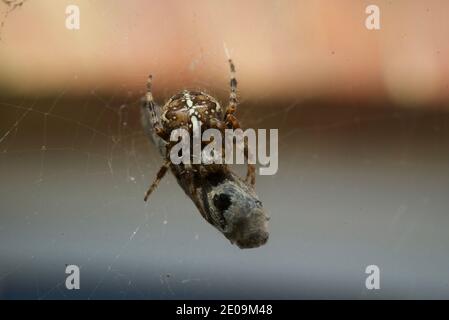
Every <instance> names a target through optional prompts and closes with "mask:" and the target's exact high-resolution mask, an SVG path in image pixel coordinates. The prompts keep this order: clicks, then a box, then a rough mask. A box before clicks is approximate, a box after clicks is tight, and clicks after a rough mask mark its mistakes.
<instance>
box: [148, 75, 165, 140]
mask: <svg viewBox="0 0 449 320" xmlns="http://www.w3.org/2000/svg"><path fill="white" fill-rule="evenodd" d="M152 83H153V76H152V75H151V74H150V75H149V76H148V80H147V94H146V95H145V107H146V108H147V110H148V112H149V114H150V119H151V125H152V127H153V130H154V132H155V133H156V134H157V135H158V136H159V137H161V138H162V139H164V140H165V132H164V129H163V128H162V125H161V122H160V119H159V117H158V115H157V113H156V110H155V103H154V100H153V93H152V92H151V88H152Z"/></svg>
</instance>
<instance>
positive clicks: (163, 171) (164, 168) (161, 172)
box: [144, 159, 171, 202]
mask: <svg viewBox="0 0 449 320" xmlns="http://www.w3.org/2000/svg"><path fill="white" fill-rule="evenodd" d="M170 163H171V161H170V160H169V159H168V160H165V162H164V164H163V165H162V167H161V168H160V169H159V171H158V173H157V175H156V180H154V182H153V184H152V185H151V186H150V187H149V188H148V190H147V192H146V193H145V198H144V201H145V202H146V201H147V200H148V197H149V196H150V194H151V193H152V192H153V191H154V190H155V189H156V188H157V186H158V185H159V182H161V180H162V178H163V177H164V176H165V174H166V173H167V170H168V168H170Z"/></svg>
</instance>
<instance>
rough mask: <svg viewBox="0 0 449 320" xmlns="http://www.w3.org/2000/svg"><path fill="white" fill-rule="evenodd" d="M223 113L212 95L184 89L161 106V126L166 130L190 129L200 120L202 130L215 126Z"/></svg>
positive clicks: (219, 122)
mask: <svg viewBox="0 0 449 320" xmlns="http://www.w3.org/2000/svg"><path fill="white" fill-rule="evenodd" d="M223 117H224V114H223V111H222V108H221V107H220V104H219V103H218V102H217V100H216V99H214V98H213V97H212V96H210V95H208V94H206V93H204V92H199V91H188V90H184V91H182V92H181V93H178V94H176V95H174V96H173V97H171V98H170V100H168V102H167V103H166V104H165V105H164V106H163V108H162V115H161V119H162V126H163V127H164V129H165V130H166V131H167V132H171V131H172V130H175V129H178V128H188V129H189V130H190V129H192V127H193V124H194V122H196V121H200V122H201V125H202V130H204V129H208V128H217V127H218V126H219V125H220V124H221V123H222V121H223V120H224V119H223Z"/></svg>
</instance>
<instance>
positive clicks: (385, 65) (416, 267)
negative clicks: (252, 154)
mask: <svg viewBox="0 0 449 320" xmlns="http://www.w3.org/2000/svg"><path fill="white" fill-rule="evenodd" d="M68 4H78V5H79V6H80V10H81V29H80V30H79V31H69V30H67V29H65V27H64V19H65V15H64V12H65V6H66V5H68ZM368 4H371V2H365V1H346V2H344V3H343V2H338V3H337V2H336V3H330V2H326V1H248V2H245V3H238V2H236V1H226V2H219V1H192V2H189V3H187V2H181V1H179V2H178V1H167V2H166V1H164V2H162V1H160V2H158V1H145V2H144V1H137V0H136V1H127V2H121V1H120V2H119V1H71V2H70V3H69V2H67V3H66V2H65V1H58V2H57V4H56V3H55V2H54V1H46V0H39V1H38V0H35V1H32V0H30V1H27V2H25V3H24V4H23V5H22V6H21V7H18V8H17V9H14V10H11V11H10V12H9V13H8V14H7V16H6V18H5V19H4V21H3V28H2V30H1V38H2V40H1V42H0V70H1V71H0V197H1V198H0V298H2V299H80V298H81V299H104V298H110V299H131V298H137V299H218V298H226V299H298V298H305V299H308V298H324V299H329V298H331V299H333V298H344V299H346V298H354V299H380V298H387V299H397V298H406V299H415V298H437V299H440V298H446V299H447V298H449V275H448V273H449V255H448V254H447V252H448V248H449V234H448V232H447V228H448V226H449V215H448V211H449V210H448V208H449V200H448V196H447V192H448V191H447V190H448V187H449V151H448V146H449V113H448V112H447V110H448V109H447V107H448V105H449V95H448V86H449V68H448V64H447V58H446V57H448V56H449V44H448V43H447V38H448V36H449V22H448V21H447V19H444V17H443V16H442V14H443V13H444V12H445V10H446V12H447V9H448V3H447V2H444V1H428V2H426V3H424V2H419V1H394V3H393V2H390V1H377V2H376V4H378V5H379V7H380V9H381V19H382V20H381V30H379V31H368V30H366V29H365V27H364V19H365V17H366V14H365V13H364V9H365V7H366V6H367V5H368ZM0 10H4V12H8V10H10V6H8V5H7V4H5V3H3V2H1V3H0ZM417 21H419V23H418V22H417ZM224 46H226V47H227V48H228V50H229V51H230V53H231V54H232V57H233V59H234V61H235V62H236V68H237V77H238V80H239V93H240V96H241V101H242V103H241V105H240V107H239V109H238V112H237V116H238V118H239V119H241V122H242V123H243V125H244V126H245V127H251V128H266V129H269V128H277V129H279V171H278V173H277V174H276V175H274V176H258V178H257V193H258V195H259V197H260V198H261V200H262V201H263V203H264V206H265V207H266V208H267V210H268V211H269V212H270V214H271V217H272V219H271V221H270V225H269V228H270V240H269V242H268V243H267V244H266V245H265V246H263V247H261V248H257V249H251V250H240V249H238V248H237V247H235V246H232V245H231V244H230V243H229V241H227V240H226V239H225V238H224V237H223V236H222V235H221V234H220V233H219V232H218V231H216V230H215V229H214V228H213V227H212V226H210V225H209V224H208V223H207V222H206V221H205V220H204V219H203V218H202V217H201V216H200V214H199V212H198V211H197V210H196V208H195V207H194V205H193V203H192V202H191V201H190V199H188V198H187V197H186V196H185V195H184V194H183V192H182V190H181V189H180V187H179V186H178V185H177V184H176V182H175V179H174V178H173V176H172V175H171V174H170V175H168V176H167V177H166V178H165V179H164V180H163V181H162V183H161V184H160V186H159V188H158V189H157V190H156V191H155V193H154V194H153V195H152V197H151V199H150V202H149V203H148V204H145V202H144V201H143V194H144V192H145V191H146V189H147V187H148V186H149V184H150V183H151V182H152V181H153V179H154V176H155V174H156V171H157V169H158V168H159V166H160V165H161V163H162V160H161V158H160V156H159V155H158V154H157V152H156V150H155V148H154V147H153V146H152V145H151V144H150V142H149V141H148V139H147V138H146V137H145V136H144V134H143V132H142V129H141V127H140V121H139V118H140V115H139V99H140V97H141V96H142V94H143V93H144V86H145V78H146V76H147V74H148V73H149V72H152V73H153V74H154V79H155V80H154V88H155V97H156V99H157V101H159V102H160V103H163V102H164V101H165V100H166V99H168V98H169V97H170V96H171V95H172V94H174V93H175V92H176V91H177V90H180V89H183V88H185V87H188V88H201V89H204V90H206V91H207V92H209V93H211V94H213V95H215V96H217V97H218V98H219V99H220V100H221V101H222V102H223V104H224V103H225V101H226V98H227V92H228V88H227V82H228V70H227V64H226V55H225V52H224V48H223V47H224ZM235 169H236V170H237V171H238V172H240V173H242V174H244V172H245V168H243V167H236V168H235ZM67 264H75V265H78V266H80V268H81V289H80V290H75V291H69V290H67V289H66V288H65V278H66V276H67V275H66V274H65V266H66V265H67ZM371 264H375V265H377V266H379V268H380V272H381V280H380V286H381V289H380V290H372V291H369V290H367V289H366V288H365V279H366V277H367V275H366V274H365V268H366V266H368V265H371Z"/></svg>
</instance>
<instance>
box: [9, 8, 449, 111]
mask: <svg viewBox="0 0 449 320" xmlns="http://www.w3.org/2000/svg"><path fill="white" fill-rule="evenodd" d="M69 4H75V5H78V6H79V8H80V12H81V28H80V30H75V31H73V30H68V29H66V28H65V18H66V14H65V8H66V6H67V5H69ZM370 4H376V5H378V6H379V8H380V20H381V29H380V30H367V29H366V28H365V19H366V17H367V14H366V13H365V8H366V7H367V6H368V5H370ZM7 8H8V7H7V5H6V4H5V3H0V10H1V12H3V13H4V12H6V10H7ZM447 12H449V2H447V1H438V0H433V1H418V0H413V1H412V0H408V1H383V0H377V1H355V0H354V1H317V0H316V1H312V0H310V1H286V0H285V1H139V0H130V1H117V0H107V1H106V0H98V1H88V0H76V1H75V0H73V1H53V0H29V1H26V2H25V3H24V4H23V6H21V7H19V8H17V9H16V10H14V11H13V12H11V13H10V14H9V15H8V16H7V17H6V18H5V19H4V27H3V29H2V31H1V37H2V41H1V42H0V70H1V71H0V88H3V90H1V91H0V92H2V93H3V94H11V93H12V94H21V93H34V92H39V93H48V94H52V93H54V92H58V91H59V90H61V88H63V87H70V92H71V93H77V94H83V93H85V92H89V91H90V90H93V89H95V90H101V91H115V90H121V89H124V90H129V91H132V92H140V91H142V90H143V86H144V83H145V78H146V75H147V74H148V73H150V72H151V73H153V75H154V77H155V79H156V80H155V91H156V94H158V92H159V93H161V92H162V91H163V92H171V91H173V90H176V89H179V88H182V87H185V86H197V87H202V86H210V87H213V88H221V89H217V90H223V92H224V91H225V90H226V89H227V87H226V85H227V79H228V70H227V64H226V54H225V49H224V47H225V46H226V47H227V49H228V50H229V52H230V54H231V56H232V57H233V59H234V60H235V63H236V66H237V72H238V79H239V84H240V90H241V92H244V96H245V97H246V98H251V97H262V98H263V97H268V96H270V97H281V96H284V97H287V98H293V97H296V98H298V97H299V98H309V97H324V98H329V99H333V98H336V97H339V98H342V99H362V100H369V99H381V100H383V99H388V100H391V101H393V102H394V103H395V104H398V105H401V106H406V107H416V106H418V107H425V106H433V107H435V106H437V107H441V106H442V107H444V106H445V105H447V102H449V101H448V100H449V90H448V86H449V62H448V59H447V57H449V42H448V41H447V39H449V20H448V19H447V17H446V14H447ZM142 92H143V91H142ZM167 95H168V93H167ZM429 108H430V107H429Z"/></svg>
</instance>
